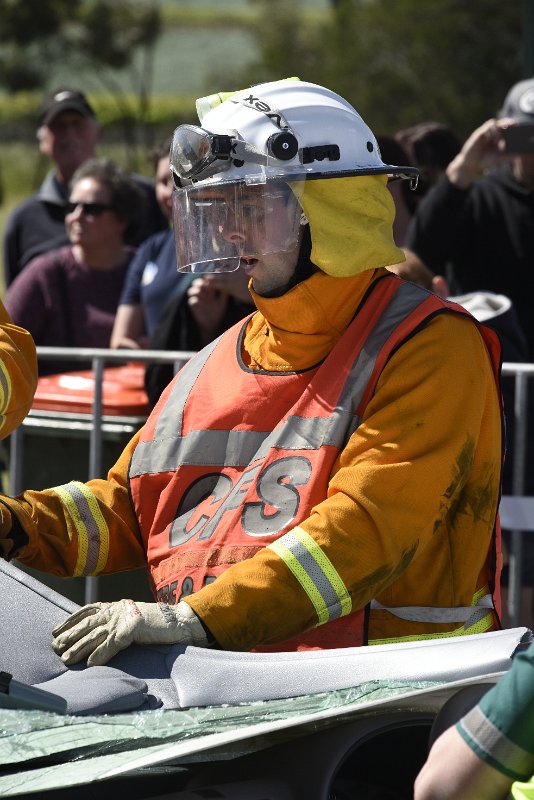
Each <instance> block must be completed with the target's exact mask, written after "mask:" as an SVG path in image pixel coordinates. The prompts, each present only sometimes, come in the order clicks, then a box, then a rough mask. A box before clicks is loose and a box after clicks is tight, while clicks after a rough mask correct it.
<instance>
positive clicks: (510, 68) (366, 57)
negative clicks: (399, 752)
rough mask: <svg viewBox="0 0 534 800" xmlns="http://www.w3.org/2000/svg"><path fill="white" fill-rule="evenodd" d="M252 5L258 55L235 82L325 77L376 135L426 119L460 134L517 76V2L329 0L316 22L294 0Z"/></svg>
mask: <svg viewBox="0 0 534 800" xmlns="http://www.w3.org/2000/svg"><path fill="white" fill-rule="evenodd" d="M249 3H251V4H252V5H253V6H254V7H256V9H257V10H258V13H259V20H260V22H259V25H258V29H257V43H258V58H257V60H256V61H255V63H254V64H252V65H251V67H250V69H248V70H247V71H246V73H242V74H241V75H240V76H238V80H239V81H240V83H239V84H238V85H243V86H245V85H248V83H249V82H250V81H248V80H247V78H248V77H250V76H251V77H252V78H253V79H254V81H258V80H272V79H273V78H278V77H283V76H289V75H298V76H299V77H300V78H302V79H306V80H311V81H314V82H318V83H324V84H325V85H326V86H329V87H330V88H332V89H334V90H335V91H337V92H339V94H341V95H343V96H344V97H346V98H347V99H348V100H349V101H350V102H351V103H353V105H354V106H355V107H356V108H357V109H358V111H360V112H361V114H362V116H363V117H364V118H365V119H366V120H367V121H368V122H369V123H370V124H371V126H372V127H373V129H374V130H376V131H379V132H383V133H387V132H393V131H395V130H397V129H399V128H403V127H407V126H409V125H412V124H414V123H415V122H419V121H422V120H426V119H433V120H436V121H439V122H445V123H448V124H449V125H451V126H452V127H453V129H454V130H455V131H456V132H457V133H458V135H460V136H467V135H468V134H469V133H470V132H471V131H472V130H473V129H474V128H475V127H476V126H477V125H479V124H480V123H482V122H483V121H484V120H485V119H487V118H488V117H489V116H492V115H493V114H495V113H496V112H497V111H498V109H499V108H500V106H501V104H502V101H503V99H504V95H505V94H506V91H507V90H508V88H509V86H510V85H511V84H513V83H515V81H517V80H520V79H521V78H522V77H524V76H523V75H522V74H521V63H520V51H521V47H520V46H521V36H522V32H521V4H520V3H519V2H504V3H503V2H502V0H476V2H472V0H335V2H331V3H330V10H329V13H328V14H327V15H326V16H324V17H323V18H322V19H320V20H318V19H314V17H313V16H311V15H308V14H306V13H305V11H306V9H305V4H303V3H299V0H294V2H291V3H287V2H284V0H249ZM533 44H534V43H533Z"/></svg>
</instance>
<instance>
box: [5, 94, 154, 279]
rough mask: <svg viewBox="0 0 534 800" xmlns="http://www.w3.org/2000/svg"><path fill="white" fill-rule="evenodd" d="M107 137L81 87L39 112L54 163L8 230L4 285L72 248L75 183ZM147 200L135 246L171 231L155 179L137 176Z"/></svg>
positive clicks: (44, 148) (43, 147)
mask: <svg viewBox="0 0 534 800" xmlns="http://www.w3.org/2000/svg"><path fill="white" fill-rule="evenodd" d="M101 134H102V127H101V125H100V123H99V122H98V120H97V118H96V115H95V112H94V109H93V107H92V106H91V104H90V103H89V100H88V99H87V97H86V96H85V94H83V92H80V91H79V90H77V89H71V88H68V87H59V88H57V89H54V90H53V91H52V92H50V94H47V95H46V96H45V97H44V99H43V102H42V104H41V107H40V109H39V114H38V119H37V140H38V142H39V150H40V151H41V153H42V154H43V155H45V156H48V157H49V158H50V159H51V160H52V161H53V168H52V169H51V171H50V172H49V173H48V174H47V176H46V178H45V179H44V182H43V183H42V185H41V187H40V188H39V189H38V190H37V192H36V193H35V194H33V195H32V196H31V197H29V198H28V199H27V200H24V201H23V202H22V203H21V204H20V205H18V206H17V207H16V208H15V210H14V211H13V212H12V214H11V215H10V216H9V217H8V220H7V222H6V226H5V229H4V281H5V285H6V286H9V285H10V284H11V283H12V282H13V280H14V279H15V278H16V276H17V275H18V274H19V272H20V271H21V270H22V268H23V267H25V266H26V264H28V263H29V262H30V261H31V260H32V259H33V258H35V257H36V256H39V255H42V254H43V253H48V252H50V251H51V250H55V249H57V248H59V247H63V246H64V245H68V238H67V234H66V230H65V216H66V214H67V204H68V200H69V183H70V181H71V179H72V176H73V175H74V173H75V171H76V170H77V169H78V167H80V166H81V165H82V164H83V163H84V162H85V161H87V159H89V158H93V157H94V156H95V154H96V148H97V145H98V142H99V140H100V137H101ZM132 178H133V180H134V181H135V183H136V184H137V186H138V187H139V188H140V189H141V190H142V191H143V194H144V195H145V198H146V212H145V216H144V219H143V221H142V223H141V224H140V225H139V227H138V229H137V231H136V232H135V237H134V244H136V245H138V244H139V243H140V242H142V241H144V240H145V239H146V238H147V236H149V235H150V234H152V233H155V232H156V231H160V230H163V229H164V228H165V227H166V224H167V222H166V219H165V217H164V216H163V215H162V213H161V211H160V209H159V206H158V204H157V202H156V198H155V194H154V188H153V186H152V183H151V181H150V180H149V179H148V178H145V177H143V176H141V175H132Z"/></svg>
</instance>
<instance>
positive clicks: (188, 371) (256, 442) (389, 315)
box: [130, 284, 428, 478]
mask: <svg viewBox="0 0 534 800" xmlns="http://www.w3.org/2000/svg"><path fill="white" fill-rule="evenodd" d="M427 297H428V293H427V292H425V290H423V289H421V288H420V287H418V286H414V285H412V284H399V287H398V289H397V292H396V293H395V295H394V296H393V298H392V299H391V301H390V303H389V304H388V306H387V308H386V309H385V310H384V312H383V314H382V315H381V317H380V318H379V320H378V321H377V324H376V325H375V327H374V328H373V330H372V331H370V333H369V336H368V338H367V341H366V342H365V344H364V347H363V348H362V350H361V352H360V353H359V354H358V357H357V359H356V361H355V362H354V364H353V365H352V367H351V369H350V372H349V374H348V376H347V380H346V382H345V385H344V387H343V389H342V391H341V394H340V397H339V400H338V402H337V406H336V408H335V409H334V410H333V412H332V414H331V415H330V416H328V417H318V418H315V417H297V416H289V417H288V418H287V419H286V420H285V422H284V424H283V425H281V426H280V427H278V428H275V429H274V430H273V431H270V432H269V431H240V430H231V431H227V430H226V431H225V430H202V431H191V432H190V433H188V434H186V435H185V436H181V435H180V432H181V430H182V421H183V413H184V408H185V404H186V402H187V399H188V397H189V395H190V393H191V390H192V387H193V386H194V383H195V381H196V379H197V377H198V375H199V374H200V372H201V371H202V368H203V367H204V365H205V363H206V362H207V360H208V358H209V356H210V355H211V353H212V352H213V350H214V349H215V346H216V344H217V342H212V343H211V345H209V346H208V347H207V348H205V349H204V350H202V351H201V352H200V353H199V354H198V355H197V356H195V357H194V358H193V359H192V360H191V361H190V362H188V364H187V365H186V366H185V367H184V368H183V370H182V372H181V373H180V378H179V379H178V381H176V384H175V385H174V387H173V389H172V391H171V393H170V395H169V397H168V398H167V403H166V404H165V407H164V408H163V409H162V411H161V414H160V417H159V420H158V422H157V425H156V429H155V431H154V438H153V440H149V441H141V442H139V443H138V445H137V447H136V449H135V451H134V454H133V458H132V462H131V466H130V478H135V477H137V476H139V475H145V474H147V473H158V472H169V471H173V470H176V469H177V468H178V467H179V466H181V465H193V466H229V467H230V466H234V467H245V466H248V465H249V464H250V463H251V462H252V461H253V460H257V459H261V458H264V457H265V456H266V455H267V453H268V452H269V450H271V449H272V448H274V447H276V448H279V449H282V450H317V449H318V448H319V447H321V446H323V445H332V446H334V447H338V448H341V447H342V446H343V445H344V444H345V443H346V442H347V440H348V438H349V437H350V435H351V434H352V433H353V432H354V430H355V429H356V428H357V427H358V425H359V424H360V420H359V418H357V417H355V411H356V409H357V408H358V406H359V404H360V402H361V399H362V397H363V394H364V392H365V390H366V387H367V383H368V381H369V378H370V376H371V374H372V371H373V369H374V366H375V364H376V359H377V356H378V354H379V352H380V350H381V349H382V347H383V345H384V344H385V342H386V341H387V339H388V338H389V337H390V336H391V334H392V333H393V332H394V330H395V329H396V328H397V326H398V325H399V323H400V322H401V321H402V320H403V319H405V318H406V316H407V315H408V314H409V313H410V312H412V311H413V310H414V309H415V308H417V307H418V306H419V305H420V304H421V303H423V302H424V301H425V300H426V299H427Z"/></svg>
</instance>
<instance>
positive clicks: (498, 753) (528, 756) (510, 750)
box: [459, 706, 534, 777]
mask: <svg viewBox="0 0 534 800" xmlns="http://www.w3.org/2000/svg"><path fill="white" fill-rule="evenodd" d="M459 724H460V727H461V728H462V729H463V730H464V732H465V733H466V734H467V737H468V738H469V739H471V741H472V742H473V744H474V745H475V746H476V748H478V749H479V750H480V752H481V753H484V754H486V755H489V756H490V757H491V758H493V759H495V761H496V762H497V763H499V764H501V765H502V766H503V767H506V769H507V770H509V771H510V772H512V774H515V775H516V776H518V777H526V776H527V775H531V774H532V772H533V771H534V755H533V754H532V753H529V752H528V750H524V749H523V748H522V747H520V746H519V745H517V744H515V743H514V742H512V741H511V739H509V738H508V737H507V736H506V735H505V734H504V733H503V732H502V731H500V730H499V729H498V728H497V727H496V726H495V725H494V724H493V723H492V722H491V721H490V720H489V719H488V718H487V717H486V715H485V714H484V712H483V711H482V709H481V708H479V706H475V707H474V708H473V709H471V711H468V712H467V714H466V715H465V716H464V717H463V718H462V719H461V720H460V723H459Z"/></svg>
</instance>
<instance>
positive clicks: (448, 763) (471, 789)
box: [414, 727, 513, 800]
mask: <svg viewBox="0 0 534 800" xmlns="http://www.w3.org/2000/svg"><path fill="white" fill-rule="evenodd" d="M512 783H513V780H512V778H509V777H507V776H506V775H504V774H503V773H502V772H499V771H498V770H496V769H494V768H493V767H491V766H490V765H489V764H487V763H486V762H485V761H482V759H480V758H479V757H478V756H477V755H476V754H475V753H474V752H473V750H471V748H470V747H469V745H468V744H466V742H464V740H463V739H462V737H461V736H460V734H459V733H458V731H457V730H456V728H455V727H452V728H448V730H446V731H445V733H442V735H441V736H440V737H439V739H437V740H436V741H435V743H434V745H433V747H432V749H431V751H430V753H429V756H428V759H427V761H426V763H425V764H424V766H423V768H422V770H421V772H420V773H419V775H418V776H417V778H416V781H415V788H414V800H481V798H484V800H505V798H506V797H507V795H508V792H509V791H510V787H511V785H512Z"/></svg>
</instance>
